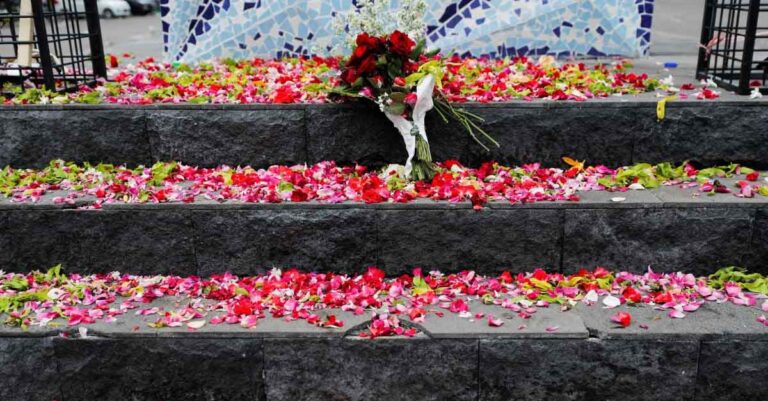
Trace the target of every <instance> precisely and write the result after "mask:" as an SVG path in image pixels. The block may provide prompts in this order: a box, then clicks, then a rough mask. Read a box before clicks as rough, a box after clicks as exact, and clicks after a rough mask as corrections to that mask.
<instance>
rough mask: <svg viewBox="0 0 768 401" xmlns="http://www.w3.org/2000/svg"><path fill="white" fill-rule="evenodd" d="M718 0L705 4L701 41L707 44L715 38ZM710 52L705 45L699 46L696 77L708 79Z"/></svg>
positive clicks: (708, 1)
mask: <svg viewBox="0 0 768 401" xmlns="http://www.w3.org/2000/svg"><path fill="white" fill-rule="evenodd" d="M716 1H717V0H707V3H706V4H705V5H704V22H702V24H701V39H700V41H699V43H701V44H702V46H707V44H708V43H709V41H710V40H712V38H714V26H715V3H716ZM709 56H710V55H709V54H707V49H705V48H704V47H700V48H699V61H698V63H697V64H696V79H706V78H707V73H708V72H709Z"/></svg>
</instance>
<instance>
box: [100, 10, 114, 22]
mask: <svg viewBox="0 0 768 401" xmlns="http://www.w3.org/2000/svg"><path fill="white" fill-rule="evenodd" d="M101 16H102V17H104V18H107V19H112V18H115V13H113V12H112V10H110V9H108V8H107V9H105V10H104V11H102V12H101Z"/></svg>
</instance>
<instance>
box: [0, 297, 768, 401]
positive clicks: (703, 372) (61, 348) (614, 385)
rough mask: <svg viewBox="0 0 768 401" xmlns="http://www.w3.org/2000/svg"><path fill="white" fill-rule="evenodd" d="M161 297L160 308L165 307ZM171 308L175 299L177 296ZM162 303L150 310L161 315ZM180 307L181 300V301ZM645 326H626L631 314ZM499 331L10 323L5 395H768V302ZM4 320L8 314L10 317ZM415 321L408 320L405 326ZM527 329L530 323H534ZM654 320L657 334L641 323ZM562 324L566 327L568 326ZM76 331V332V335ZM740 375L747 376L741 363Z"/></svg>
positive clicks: (2, 335)
mask: <svg viewBox="0 0 768 401" xmlns="http://www.w3.org/2000/svg"><path fill="white" fill-rule="evenodd" d="M154 302H160V301H159V300H156V301H154ZM163 302H166V305H167V306H170V305H171V304H172V302H173V301H172V300H168V299H166V300H164V301H163ZM153 305H154V303H153V304H150V305H147V306H148V307H150V306H153ZM177 307H178V305H177ZM620 310H621V311H628V312H630V313H632V315H633V321H634V322H635V323H634V324H633V325H632V326H630V327H629V328H626V329H621V328H617V327H614V326H615V325H613V324H611V322H610V319H609V317H610V316H611V315H612V314H614V313H616V312H618V311H620ZM472 311H473V312H485V313H489V314H495V315H496V316H499V317H503V318H504V319H505V324H504V325H503V326H501V327H498V328H493V327H489V326H488V324H487V323H486V322H485V319H479V320H478V321H475V322H472V321H470V320H468V319H462V318H460V317H459V316H458V315H455V314H452V313H446V315H445V317H443V318H439V317H436V316H430V317H429V318H428V319H427V320H426V321H425V322H424V323H423V324H421V325H418V324H414V323H411V324H412V325H414V326H415V327H417V328H418V329H419V333H418V334H417V335H416V336H415V337H412V338H406V337H385V338H377V339H375V340H370V339H362V338H360V337H359V336H357V335H356V334H355V330H356V327H360V326H365V325H366V322H367V320H366V319H367V318H368V317H366V315H362V316H354V315H352V314H350V313H347V312H342V311H335V312H334V311H326V312H327V313H335V314H336V315H337V316H339V317H340V318H341V319H343V320H344V322H345V326H344V328H343V329H323V328H319V327H316V326H312V325H309V324H307V323H306V322H303V321H294V322H290V323H289V322H285V321H282V320H278V319H274V318H271V317H268V318H266V319H263V320H260V321H259V323H258V324H257V325H256V326H255V327H254V328H252V329H245V328H241V327H240V326H238V325H226V324H223V325H216V326H211V325H207V326H204V327H202V328H201V329H199V330H196V331H189V330H188V329H187V328H163V329H154V328H151V327H148V326H147V323H148V322H151V321H153V320H155V319H156V318H157V316H143V317H142V316H137V315H135V314H132V313H131V314H128V315H125V316H121V317H119V319H118V321H117V322H115V323H104V322H102V321H99V322H97V323H96V324H93V325H85V326H79V327H80V328H87V331H86V332H85V338H83V337H82V334H83V332H81V331H80V330H79V329H77V328H72V327H66V326H62V327H60V328H54V327H50V326H49V327H47V328H40V327H33V328H31V329H30V331H29V332H22V331H21V330H20V329H18V328H11V327H7V326H0V374H1V375H2V377H3V380H4V382H5V383H13V385H12V386H9V385H6V386H0V399H2V400H3V401H17V400H18V401H37V400H40V401H50V400H67V401H75V400H88V401H91V400H95V399H105V400H111V401H122V400H126V401H144V400H146V401H156V400H165V401H176V400H184V401H197V400H200V401H208V400H257V401H262V400H264V401H272V400H287V401H301V400H360V401H364V400H382V399H386V400H408V401H417V400H444V399H451V400H483V401H490V400H510V399H515V400H532V401H533V400H535V401H538V400H544V399H574V400H575V399H595V400H609V399H610V400H615V399H621V400H649V401H651V400H653V401H656V400H692V401H699V400H701V401H717V400H741V399H755V400H760V399H766V398H767V397H768V389H766V387H765V386H764V385H762V383H765V382H766V381H768V341H766V328H765V327H764V326H763V325H761V324H758V323H757V322H755V319H756V317H757V316H758V315H759V314H761V313H762V312H760V310H759V309H758V308H750V307H743V306H736V305H733V304H730V303H728V304H713V303H712V304H711V303H707V304H705V305H703V306H702V307H701V309H699V310H698V311H696V312H694V313H690V314H689V315H688V317H686V318H685V319H671V318H668V317H666V312H663V311H656V310H653V309H652V308H650V307H631V308H630V307H623V306H622V307H620V308H619V309H612V310H605V309H603V308H601V306H599V305H595V306H591V307H588V306H585V305H583V304H579V305H578V306H577V307H575V308H574V309H573V310H571V311H568V312H560V311H559V310H558V309H557V308H554V307H551V308H539V311H538V313H536V314H534V315H533V317H532V318H530V319H525V320H523V319H520V318H518V317H517V316H515V317H511V316H505V315H506V314H508V313H507V312H505V310H504V309H502V308H500V307H498V306H487V305H477V306H472ZM1 317H2V316H0V318H1ZM404 319H406V320H407V318H404ZM523 324H524V325H525V327H522V325H523ZM640 325H643V326H644V327H646V328H641V327H640ZM555 327H557V329H554V328H555ZM62 333H66V334H67V335H66V336H64V334H62ZM737 367H738V368H737Z"/></svg>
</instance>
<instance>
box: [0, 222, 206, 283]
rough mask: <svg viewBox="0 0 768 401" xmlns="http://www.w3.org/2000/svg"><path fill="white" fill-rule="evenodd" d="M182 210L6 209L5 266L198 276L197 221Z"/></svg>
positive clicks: (0, 239)
mask: <svg viewBox="0 0 768 401" xmlns="http://www.w3.org/2000/svg"><path fill="white" fill-rule="evenodd" d="M186 220H187V218H186V217H185V214H184V212H180V211H158V210H144V211H141V210H133V211H106V210H95V211H86V210H75V209H68V210H64V209H61V210H17V211H7V212H2V213H0V224H1V226H0V227H2V230H0V250H2V252H0V255H1V256H0V266H2V268H3V269H6V270H13V271H30V270H33V269H40V270H45V269H47V268H49V267H51V266H53V265H55V264H59V263H61V264H62V265H63V266H64V268H65V270H67V271H70V272H73V271H77V272H84V273H88V272H105V271H113V270H122V271H131V272H142V273H147V274H150V273H176V274H195V273H196V268H195V265H196V263H195V257H194V249H193V248H192V247H193V241H192V230H191V225H190V223H189V222H188V221H186Z"/></svg>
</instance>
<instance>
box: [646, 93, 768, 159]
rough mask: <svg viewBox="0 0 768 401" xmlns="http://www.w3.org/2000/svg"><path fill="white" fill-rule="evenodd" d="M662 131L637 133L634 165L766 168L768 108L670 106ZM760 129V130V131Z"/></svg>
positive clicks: (705, 105)
mask: <svg viewBox="0 0 768 401" xmlns="http://www.w3.org/2000/svg"><path fill="white" fill-rule="evenodd" d="M665 124H667V125H669V124H672V125H671V126H668V127H665V128H666V129H660V130H645V131H638V132H637V136H636V138H637V139H636V142H635V153H634V156H633V159H634V160H635V162H661V161H672V162H683V161H685V160H691V161H694V162H697V163H699V164H701V165H704V166H712V165H718V164H724V163H731V162H741V163H744V164H746V165H748V166H751V167H755V168H765V167H766V166H768V160H767V159H766V157H765V155H766V154H768V129H765V128H764V127H766V126H767V125H768V107H765V106H764V105H749V106H745V105H743V104H719V103H702V104H699V105H695V106H690V105H686V106H671V107H670V108H669V110H668V111H667V116H666V120H665ZM758 127H761V128H759V129H758Z"/></svg>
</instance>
